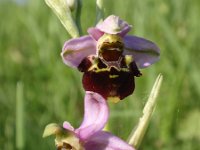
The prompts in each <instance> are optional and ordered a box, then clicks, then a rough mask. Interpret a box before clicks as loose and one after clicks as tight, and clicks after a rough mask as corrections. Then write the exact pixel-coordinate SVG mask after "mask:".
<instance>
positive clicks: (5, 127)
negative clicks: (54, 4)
mask: <svg viewBox="0 0 200 150" xmlns="http://www.w3.org/2000/svg"><path fill="white" fill-rule="evenodd" d="M105 11H106V16H108V15H110V14H115V15H119V16H120V17H121V18H122V19H124V20H126V21H127V22H129V23H130V24H132V25H133V30H132V31H131V32H130V34H135V35H137V36H141V37H145V38H147V39H150V40H152V41H154V42H155V43H157V44H158V45H159V47H160V49H161V59H160V61H159V62H158V63H156V64H155V65H153V66H151V67H149V68H147V69H143V70H141V72H142V73H143V76H142V77H141V78H137V79H136V90H135V92H134V94H133V95H132V96H129V97H128V98H127V99H125V100H124V101H121V102H120V103H118V104H110V107H111V116H110V120H109V128H110V130H111V131H112V132H113V133H114V134H115V135H117V136H119V137H121V138H123V139H124V140H126V139H127V138H128V135H129V134H130V132H131V130H132V128H133V127H134V126H135V125H136V124H137V121H138V118H139V117H140V116H141V114H142V108H143V106H144V104H145V102H146V100H147V98H148V95H149V93H150V90H151V87H152V86H153V82H154V81H155V79H156V76H157V75H158V74H159V73H162V74H163V76H164V81H163V84H162V87H161V92H160V94H159V98H158V104H157V107H156V110H155V112H154V116H153V118H152V121H151V124H150V127H149V128H148V132H147V134H146V136H145V139H144V141H143V143H142V145H141V148H140V149H141V150H155V149H156V150H180V149H181V150H199V149H200V77H199V76H200V69H198V64H199V59H200V57H199V55H200V46H199V41H200V23H199V14H200V1H199V0H192V1H189V0H179V1H178V0H168V1H165V0H156V1H155V0H142V1H140V0H109V1H106V3H105ZM95 14H96V13H95V1H93V0H85V1H83V8H82V16H81V20H82V27H83V31H84V34H86V30H87V28H88V27H91V26H94V22H95ZM0 18H1V21H0V149H1V150H15V149H16V150H25V149H28V150H35V149H40V150H49V149H55V148H54V141H53V140H54V137H50V138H46V139H43V138H42V133H43V130H44V127H45V125H47V124H48V123H51V122H56V123H60V124H61V123H62V122H63V121H64V120H68V121H69V122H71V124H72V125H74V126H75V127H78V126H79V124H80V123H81V121H82V120H81V119H82V117H83V98H84V91H83V88H82V85H81V76H82V74H81V73H79V72H78V71H77V70H75V69H72V68H69V67H67V66H65V65H64V64H63V62H62V60H61V57H60V52H61V48H62V45H63V43H64V41H65V40H67V39H69V38H70V37H69V35H68V33H67V32H66V30H65V29H64V28H63V26H62V25H61V23H60V22H59V20H58V19H57V17H56V16H55V15H54V14H53V12H52V11H51V10H50V9H49V8H48V7H47V6H46V4H45V3H44V1H42V0H37V1H34V0H29V1H22V0H21V1H20V0H18V2H16V1H15V2H14V1H11V0H0Z"/></svg>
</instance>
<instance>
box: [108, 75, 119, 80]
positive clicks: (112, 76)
mask: <svg viewBox="0 0 200 150" xmlns="http://www.w3.org/2000/svg"><path fill="white" fill-rule="evenodd" d="M117 77H119V75H109V78H111V79H113V78H117Z"/></svg>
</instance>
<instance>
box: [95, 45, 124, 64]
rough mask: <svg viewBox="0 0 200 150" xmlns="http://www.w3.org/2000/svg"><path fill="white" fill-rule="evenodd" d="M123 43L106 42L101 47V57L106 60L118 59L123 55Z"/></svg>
mask: <svg viewBox="0 0 200 150" xmlns="http://www.w3.org/2000/svg"><path fill="white" fill-rule="evenodd" d="M122 52H123V44H122V43H121V42H116V43H108V42H104V43H103V44H102V46H101V48H100V49H99V57H100V58H102V59H104V60H106V61H118V60H119V59H120V57H121V56H122Z"/></svg>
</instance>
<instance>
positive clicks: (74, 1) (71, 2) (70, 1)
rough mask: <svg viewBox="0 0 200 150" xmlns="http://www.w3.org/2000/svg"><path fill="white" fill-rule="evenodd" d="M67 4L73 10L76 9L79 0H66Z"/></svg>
mask: <svg viewBox="0 0 200 150" xmlns="http://www.w3.org/2000/svg"><path fill="white" fill-rule="evenodd" d="M66 2H67V6H68V7H69V9H70V10H71V12H72V11H74V10H76V8H77V0H66Z"/></svg>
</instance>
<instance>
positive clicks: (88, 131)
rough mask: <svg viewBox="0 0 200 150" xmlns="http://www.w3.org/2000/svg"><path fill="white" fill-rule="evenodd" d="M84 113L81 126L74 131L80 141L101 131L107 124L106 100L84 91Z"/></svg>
mask: <svg viewBox="0 0 200 150" xmlns="http://www.w3.org/2000/svg"><path fill="white" fill-rule="evenodd" d="M84 107H85V113H84V119H83V122H82V124H81V126H80V127H79V128H78V129H76V130H75V132H76V133H77V135H79V137H80V138H81V139H82V140H87V139H88V138H89V137H90V136H91V135H93V134H94V133H96V132H98V131H100V130H102V129H103V128H104V126H105V124H106V123H107V120H108V116H109V109H108V105H107V102H106V100H105V99H104V98H103V97H102V96H101V95H99V94H97V93H94V92H90V91H86V96H85V106H84Z"/></svg>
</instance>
